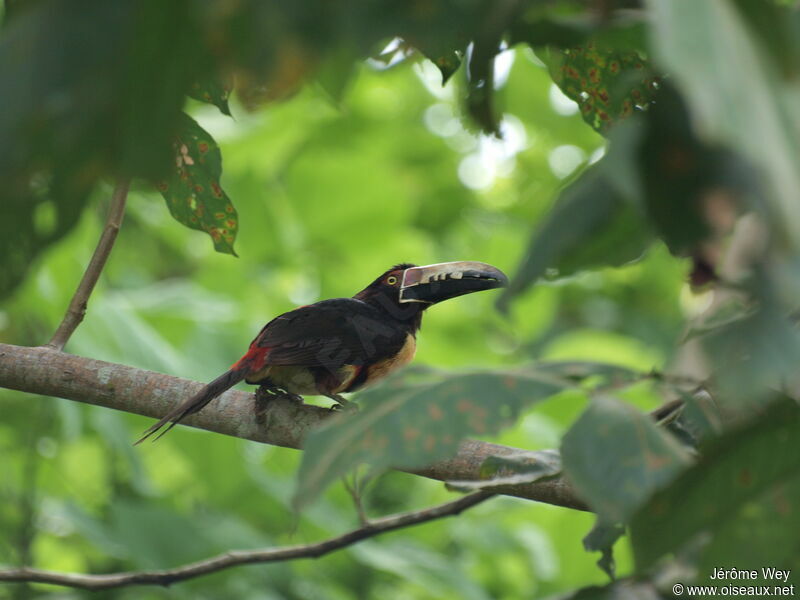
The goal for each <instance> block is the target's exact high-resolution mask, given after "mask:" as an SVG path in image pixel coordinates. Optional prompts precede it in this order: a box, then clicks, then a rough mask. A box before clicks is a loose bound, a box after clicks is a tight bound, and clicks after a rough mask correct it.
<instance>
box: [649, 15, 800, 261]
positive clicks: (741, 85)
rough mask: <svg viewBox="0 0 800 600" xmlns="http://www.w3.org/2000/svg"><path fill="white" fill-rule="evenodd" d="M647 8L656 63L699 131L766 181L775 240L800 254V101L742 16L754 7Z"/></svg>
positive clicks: (745, 17)
mask: <svg viewBox="0 0 800 600" xmlns="http://www.w3.org/2000/svg"><path fill="white" fill-rule="evenodd" d="M647 4H648V6H649V8H650V9H651V13H652V21H651V22H652V27H651V45H652V47H653V51H654V56H655V58H656V59H657V60H658V61H659V64H660V65H662V66H663V68H665V69H667V70H669V71H670V74H671V80H672V81H674V82H675V85H676V86H678V87H679V89H680V90H681V91H682V92H684V94H685V96H686V100H687V103H688V104H689V107H690V109H691V114H692V124H693V126H694V127H695V130H696V131H698V132H700V133H701V134H702V135H703V137H704V139H705V140H706V141H708V142H710V143H712V144H723V145H726V146H728V147H729V148H731V149H733V150H735V151H738V152H740V153H741V154H742V156H743V157H745V158H747V159H748V160H749V161H750V162H751V163H752V164H753V165H754V166H756V167H757V169H758V170H759V172H760V173H761V174H762V175H763V176H764V177H765V187H766V189H767V192H768V193H767V194H766V197H765V198H764V200H765V201H766V202H767V204H768V206H769V209H770V210H769V218H770V227H772V228H774V237H773V239H785V240H786V241H787V242H788V245H787V247H790V248H792V249H793V250H794V251H796V250H797V248H800V211H798V210H797V190H798V189H800V169H798V168H797V161H798V157H799V156H800V141H798V136H797V133H796V132H797V130H798V126H800V102H798V94H797V87H796V84H795V83H794V80H793V79H787V78H784V77H782V75H781V70H782V67H781V66H780V65H778V64H775V62H774V61H773V60H772V58H771V57H770V54H769V52H768V51H767V50H766V49H765V48H764V46H763V45H762V40H761V39H759V35H756V34H754V28H753V27H752V26H751V22H749V21H748V15H749V13H750V12H751V11H747V12H743V11H742V10H741V8H742V6H745V5H746V4H748V3H744V2H742V3H739V2H729V1H727V0H707V1H705V2H660V1H657V0H649V1H648V2H647ZM768 4H769V3H768ZM753 10H760V9H758V8H755V9H753ZM786 18H787V19H789V18H794V17H791V16H790V15H789V14H786ZM758 29H760V28H758V27H756V30H758ZM770 35H781V34H780V32H777V31H771V32H770ZM796 37H797V36H796V35H795V38H796Z"/></svg>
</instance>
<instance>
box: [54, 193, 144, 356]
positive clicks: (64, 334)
mask: <svg viewBox="0 0 800 600" xmlns="http://www.w3.org/2000/svg"><path fill="white" fill-rule="evenodd" d="M129 188H130V180H128V179H120V180H119V181H118V182H117V185H116V187H115V188H114V193H113V195H112V196H111V206H110V207H109V209H108V216H107V217H106V226H105V228H104V229H103V233H102V235H101V236H100V241H99V242H97V247H96V248H95V249H94V254H92V259H91V260H90V261H89V265H88V266H87V267H86V271H85V272H84V273H83V277H82V278H81V282H80V283H79V284H78V289H76V290H75V295H74V296H72V301H71V302H70V303H69V307H68V308H67V312H66V314H65V315H64V319H63V320H62V321H61V324H60V325H59V326H58V329H57V330H56V332H55V333H54V334H53V339H51V340H50V342H48V344H47V345H48V346H49V347H51V348H55V349H56V350H61V349H62V348H63V347H64V344H66V343H67V341H68V340H69V338H70V336H71V335H72V334H73V332H74V331H75V329H76V328H77V327H78V325H80V324H81V321H83V317H84V315H85V314H86V304H87V303H88V302H89V296H91V294H92V290H94V286H95V284H97V280H98V279H99V277H100V273H101V272H102V271H103V267H105V265H106V260H108V255H109V254H111V248H112V247H113V246H114V241H115V240H116V239H117V233H119V228H120V226H121V225H122V217H123V216H124V215H125V201H126V199H127V198H128V189H129Z"/></svg>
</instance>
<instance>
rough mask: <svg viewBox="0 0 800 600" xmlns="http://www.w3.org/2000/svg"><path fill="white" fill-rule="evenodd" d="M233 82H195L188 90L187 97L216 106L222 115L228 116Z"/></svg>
mask: <svg viewBox="0 0 800 600" xmlns="http://www.w3.org/2000/svg"><path fill="white" fill-rule="evenodd" d="M232 89H233V82H232V81H230V80H218V79H212V78H209V79H206V80H204V81H195V82H194V83H193V84H192V86H191V87H190V88H189V96H191V97H192V98H194V99H195V100H200V101H201V102H207V103H208V104H213V105H214V106H216V107H217V108H218V109H219V110H220V112H221V113H222V114H224V115H228V116H230V114H231V109H230V107H229V106H228V100H229V99H230V95H231V90H232Z"/></svg>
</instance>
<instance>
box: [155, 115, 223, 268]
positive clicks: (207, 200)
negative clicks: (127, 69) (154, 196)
mask: <svg viewBox="0 0 800 600" xmlns="http://www.w3.org/2000/svg"><path fill="white" fill-rule="evenodd" d="M174 149H175V158H174V160H175V167H174V169H173V172H172V176H171V177H170V178H169V179H167V180H165V181H159V182H158V183H157V184H156V187H157V188H158V191H160V192H161V195H162V196H164V199H165V200H166V201H167V206H168V207H169V211H170V213H172V216H173V217H175V219H176V220H177V221H178V222H180V223H183V224H184V225H186V226H187V227H190V228H192V229H198V230H200V231H205V232H206V233H208V235H210V236H211V239H212V240H213V241H214V248H215V249H216V250H217V252H224V253H227V254H233V255H234V256H235V255H236V252H234V250H233V243H234V240H235V239H236V232H237V231H238V229H239V219H238V216H237V213H236V209H235V208H234V207H233V204H232V203H231V201H230V199H229V198H228V196H227V194H226V193H225V192H224V190H223V189H222V187H221V185H220V176H221V175H222V156H221V155H220V151H219V147H218V146H217V143H216V142H215V141H214V138H212V137H211V136H210V135H209V134H208V132H206V131H205V130H204V129H203V128H202V127H200V126H199V125H198V124H197V122H195V121H194V119H192V118H191V117H189V116H187V115H184V119H183V127H182V128H181V131H180V132H179V133H178V135H177V137H176V139H175V143H174Z"/></svg>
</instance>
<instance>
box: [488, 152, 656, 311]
mask: <svg viewBox="0 0 800 600" xmlns="http://www.w3.org/2000/svg"><path fill="white" fill-rule="evenodd" d="M606 171H607V169H603V168H601V167H600V166H599V165H598V166H597V167H594V168H591V169H589V170H588V171H586V172H585V173H583V174H582V175H581V177H580V178H579V179H578V180H577V181H575V182H574V183H572V185H570V186H569V187H567V188H566V189H565V190H564V191H563V192H562V194H561V197H560V198H559V199H558V201H557V203H556V205H555V206H554V207H553V209H552V210H551V211H550V214H549V215H548V216H547V218H546V220H545V222H544V223H543V224H542V225H541V226H540V227H539V229H538V230H537V231H536V233H535V234H534V236H533V238H532V239H531V242H530V244H529V246H528V249H527V250H526V252H525V256H524V258H523V260H522V262H521V264H520V266H519V267H518V269H517V273H516V275H515V277H514V278H513V279H512V281H511V285H510V286H509V287H508V288H507V289H506V290H505V291H504V292H503V295H502V296H501V297H500V299H499V301H498V304H499V306H500V307H501V308H504V307H505V306H507V305H508V302H509V301H510V300H511V298H513V297H514V296H516V295H518V294H520V293H522V292H523V291H524V290H525V289H527V288H528V287H529V286H530V285H532V284H533V283H534V282H535V281H536V280H537V279H539V278H540V277H542V276H544V275H545V274H548V275H550V276H551V277H556V276H566V275H570V274H572V273H575V272H577V271H580V270H583V269H590V268H596V267H599V266H604V265H612V266H618V265H622V264H625V263H628V262H630V261H633V260H635V259H637V258H638V257H640V256H641V255H642V253H643V252H644V251H645V249H646V248H647V246H648V245H649V244H650V242H651V239H652V237H651V234H650V232H649V230H648V228H647V227H646V226H645V224H644V222H643V219H642V217H641V215H640V214H639V213H638V211H637V210H636V208H635V206H634V205H633V204H632V203H631V202H629V201H627V200H626V198H625V197H624V196H623V195H622V193H621V192H620V189H619V187H618V185H617V183H616V182H614V181H613V180H612V179H611V177H610V176H609V174H607V173H606Z"/></svg>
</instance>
